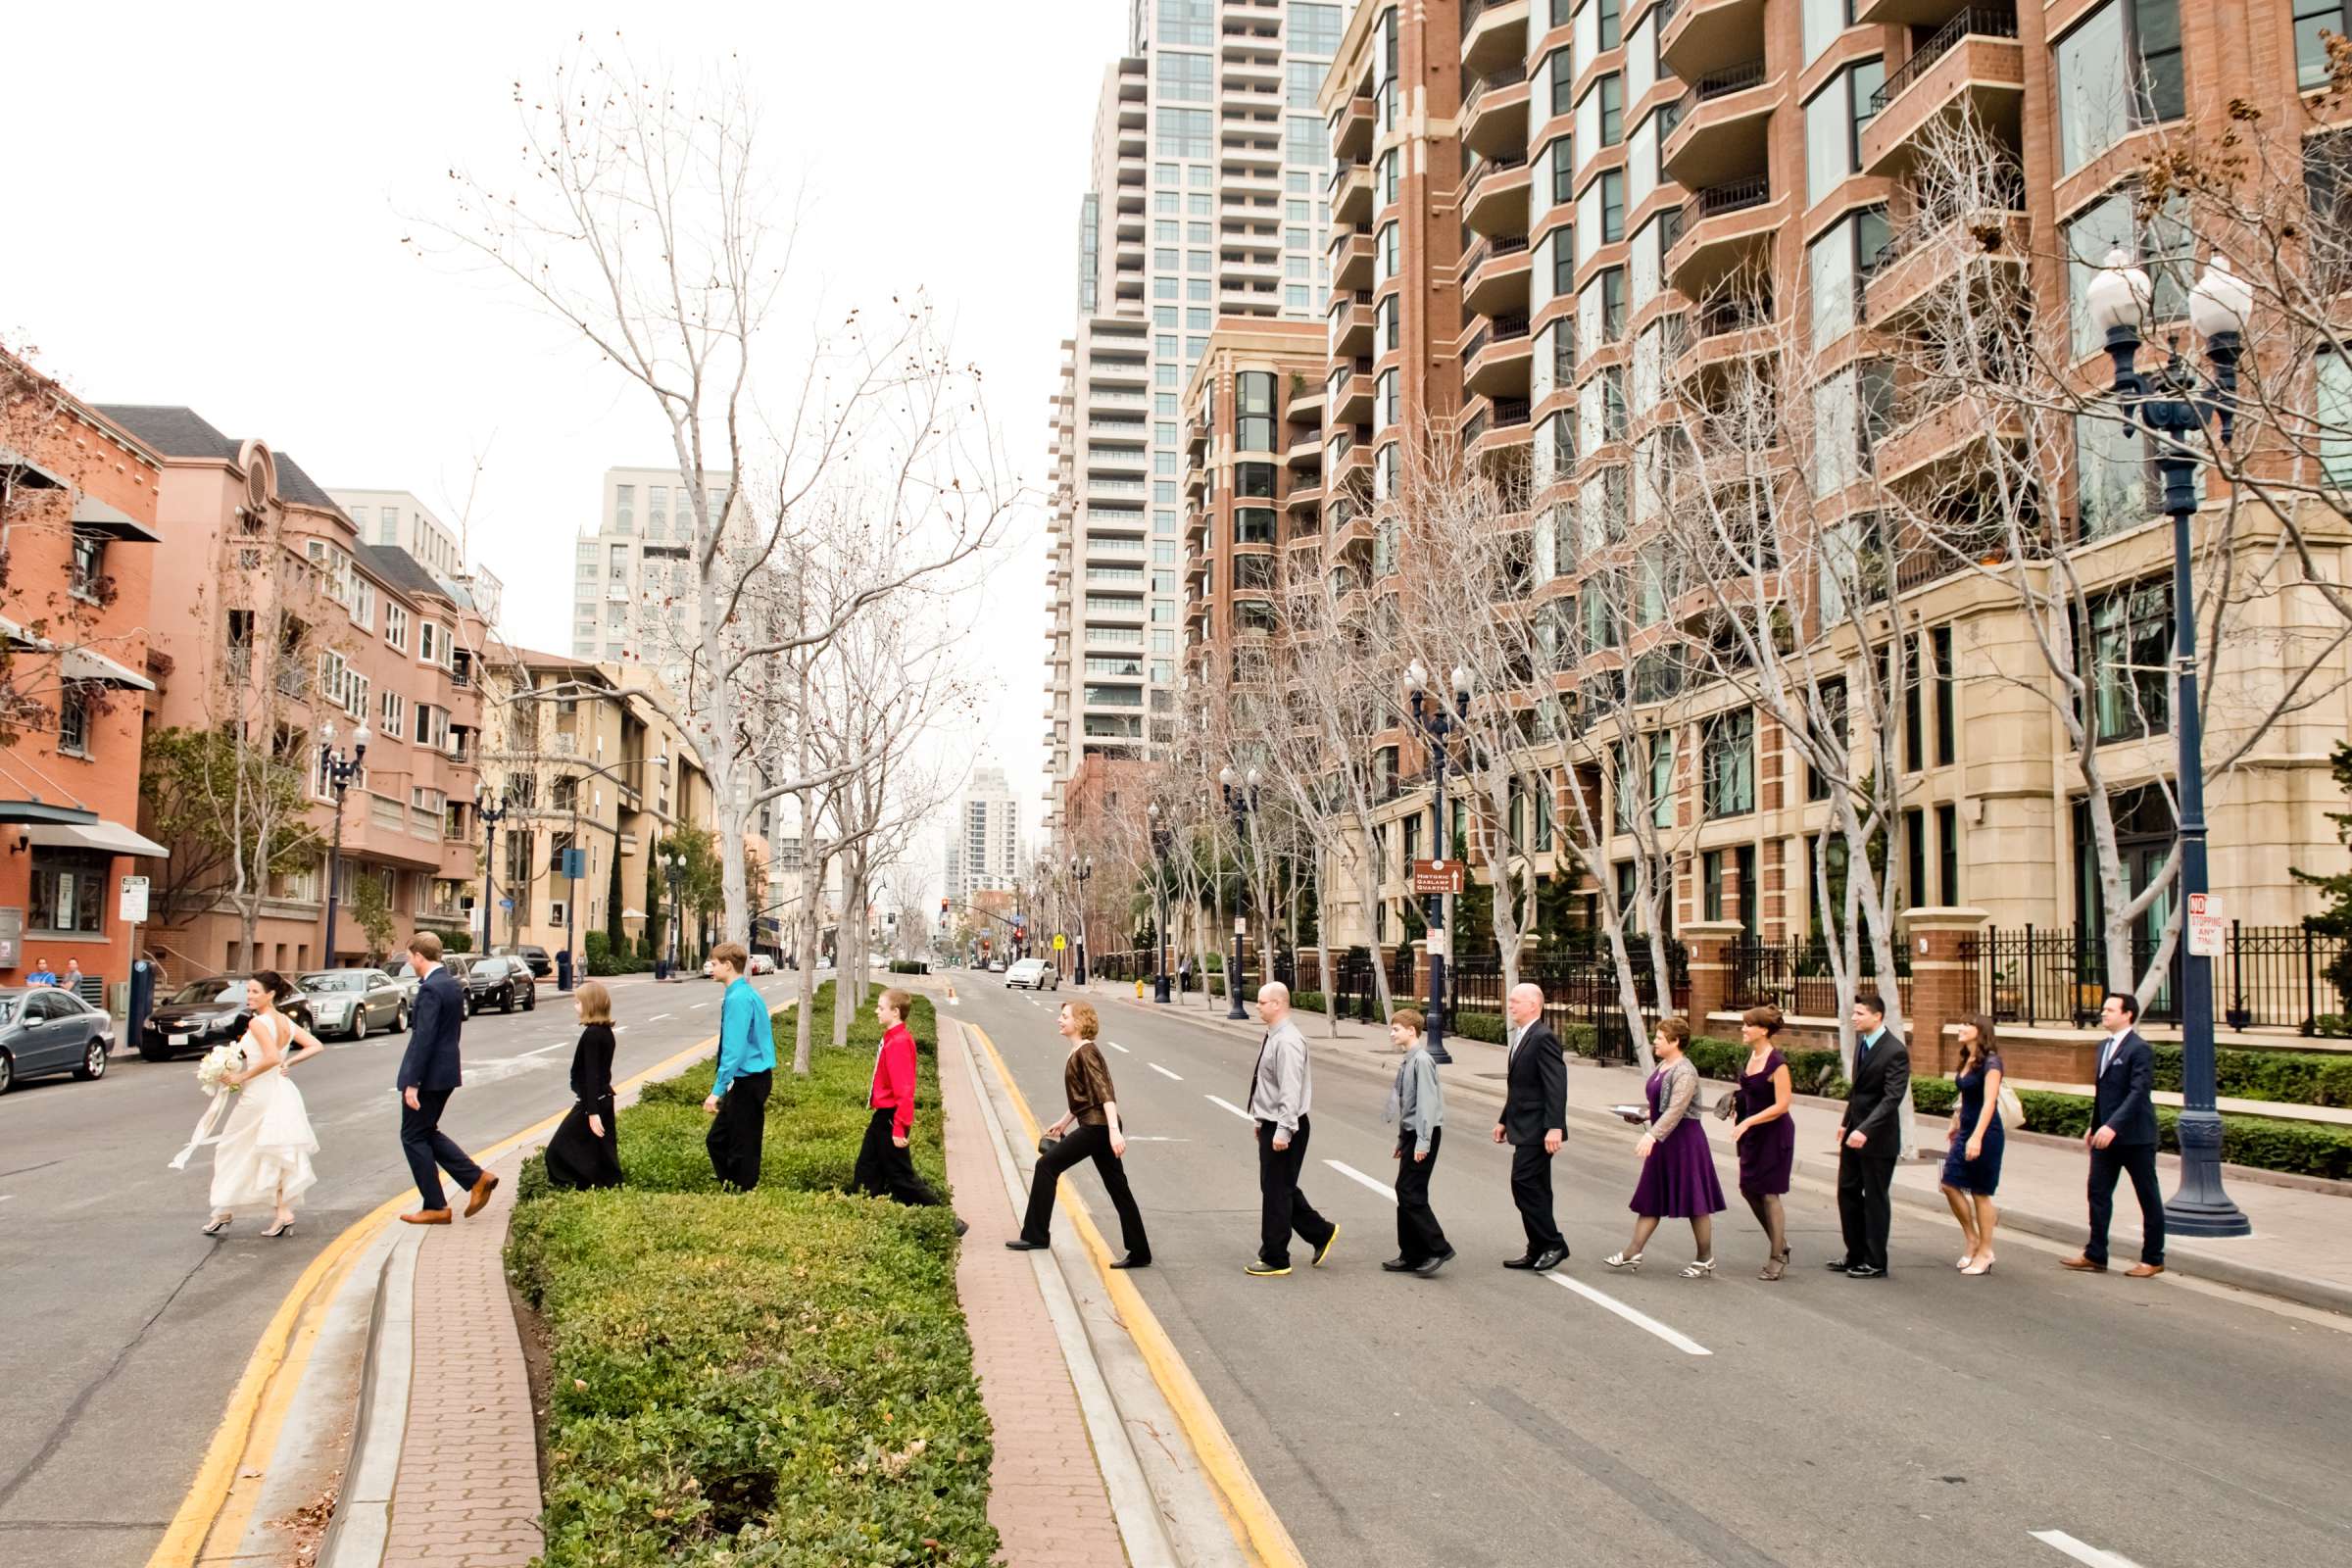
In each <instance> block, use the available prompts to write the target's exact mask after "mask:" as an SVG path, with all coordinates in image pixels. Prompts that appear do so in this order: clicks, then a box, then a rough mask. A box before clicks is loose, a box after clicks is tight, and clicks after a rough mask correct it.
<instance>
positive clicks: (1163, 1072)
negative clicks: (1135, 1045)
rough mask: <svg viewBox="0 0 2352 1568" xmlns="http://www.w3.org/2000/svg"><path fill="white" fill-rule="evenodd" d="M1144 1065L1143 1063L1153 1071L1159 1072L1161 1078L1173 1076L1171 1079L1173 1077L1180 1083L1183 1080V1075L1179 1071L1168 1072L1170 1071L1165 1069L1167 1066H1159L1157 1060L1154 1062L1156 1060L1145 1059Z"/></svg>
mask: <svg viewBox="0 0 2352 1568" xmlns="http://www.w3.org/2000/svg"><path fill="white" fill-rule="evenodd" d="M1144 1065H1145V1066H1147V1067H1149V1068H1151V1069H1152V1071H1153V1072H1155V1073H1157V1074H1159V1075H1160V1076H1161V1077H1162V1078H1173V1079H1175V1080H1176V1081H1177V1082H1178V1083H1182V1082H1184V1077H1183V1075H1182V1074H1181V1073H1173V1072H1170V1071H1168V1069H1167V1068H1165V1067H1162V1066H1161V1065H1160V1064H1159V1063H1158V1062H1156V1061H1147V1062H1145V1063H1144Z"/></svg>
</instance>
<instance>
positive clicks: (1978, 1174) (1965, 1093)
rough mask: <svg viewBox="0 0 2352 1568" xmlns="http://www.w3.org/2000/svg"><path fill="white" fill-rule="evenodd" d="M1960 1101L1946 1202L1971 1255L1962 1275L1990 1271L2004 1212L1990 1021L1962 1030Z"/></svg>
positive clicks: (1978, 1017)
mask: <svg viewBox="0 0 2352 1568" xmlns="http://www.w3.org/2000/svg"><path fill="white" fill-rule="evenodd" d="M1952 1076H1953V1078H1954V1080H1955V1081H1956V1082H1957V1084H1958V1085H1959V1089H1960V1100H1959V1103H1957V1104H1956V1105H1954V1106H1953V1108H1952V1127H1951V1132H1950V1133H1949V1134H1948V1138H1949V1141H1950V1143H1951V1151H1950V1152H1948V1153H1946V1154H1945V1155H1944V1156H1943V1201H1945V1202H1947V1203H1949V1204H1951V1205H1952V1217H1953V1218H1954V1219H1956V1220H1958V1221H1959V1222H1960V1234H1961V1235H1962V1236H1963V1237H1965V1238H1966V1239H1967V1241H1968V1250H1967V1251H1966V1252H1963V1253H1962V1254H1961V1255H1960V1272H1961V1273H1963V1274H1987V1273H1990V1272H1991V1271H1992V1228H1993V1226H1994V1225H1996V1224H1998V1223H1999V1222H2000V1217H2001V1216H2000V1211H1999V1210H1998V1209H1996V1208H1994V1207H1993V1206H1992V1195H1993V1193H1994V1191H1995V1190H1997V1189H1998V1188H1999V1187H2000V1185H2001V1148H2002V1145H2003V1143H2004V1142H2005V1141H2006V1135H2005V1134H2004V1133H2003V1132H2002V1131H2001V1057H2000V1053H1999V1052H1997V1051H1995V1050H1994V1049H1993V1039H1992V1020H1991V1019H1990V1018H1987V1017H1985V1015H1984V1014H1983V1013H1981V1012H1980V1013H1976V1014H1974V1015H1972V1016H1971V1017H1970V1018H1968V1020H1967V1021H1965V1022H1964V1023H1962V1024H1961V1025H1960V1070H1959V1071H1958V1072H1956V1073H1954V1074H1953V1075H1952Z"/></svg>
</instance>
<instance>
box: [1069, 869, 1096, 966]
mask: <svg viewBox="0 0 2352 1568" xmlns="http://www.w3.org/2000/svg"><path fill="white" fill-rule="evenodd" d="M1094 874H1095V858H1094V857H1093V856H1091V855H1090V856H1088V857H1087V858H1085V859H1083V860H1078V859H1073V860H1072V861H1070V880H1071V881H1072V882H1075V883H1077V884H1078V983H1079V984H1080V985H1084V984H1086V880H1087V878H1088V877H1091V876H1093V875H1094Z"/></svg>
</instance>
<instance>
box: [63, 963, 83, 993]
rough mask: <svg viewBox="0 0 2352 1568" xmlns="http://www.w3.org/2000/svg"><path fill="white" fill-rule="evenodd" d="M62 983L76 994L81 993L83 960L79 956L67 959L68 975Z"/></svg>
mask: <svg viewBox="0 0 2352 1568" xmlns="http://www.w3.org/2000/svg"><path fill="white" fill-rule="evenodd" d="M62 984H63V985H64V986H65V988H66V989H67V990H68V991H71V992H73V994H74V995H75V996H77V997H78V996H80V995H81V960H80V959H79V958H68V959H67V960H66V977H65V979H64V981H63V982H62Z"/></svg>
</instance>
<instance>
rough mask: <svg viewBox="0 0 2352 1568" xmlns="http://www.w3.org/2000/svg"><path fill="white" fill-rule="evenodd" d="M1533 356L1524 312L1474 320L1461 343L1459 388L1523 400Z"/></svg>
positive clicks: (1470, 391)
mask: <svg viewBox="0 0 2352 1568" xmlns="http://www.w3.org/2000/svg"><path fill="white" fill-rule="evenodd" d="M1533 357H1534V351H1533V343H1532V340H1531V339H1530V338H1529V336H1528V331H1527V318H1526V316H1524V315H1516V316H1498V317H1495V318H1493V319H1485V320H1476V321H1474V322H1473V325H1472V329H1471V332H1470V334H1469V337H1468V340H1467V341H1466V342H1464V343H1463V345H1462V389H1463V390H1464V391H1465V392H1468V393H1476V394H1479V395H1482V396H1486V397H1502V398H1512V397H1515V398H1518V399H1520V400H1521V401H1525V399H1526V397H1527V388H1528V368H1529V365H1530V362H1531V361H1532V359H1533Z"/></svg>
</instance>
